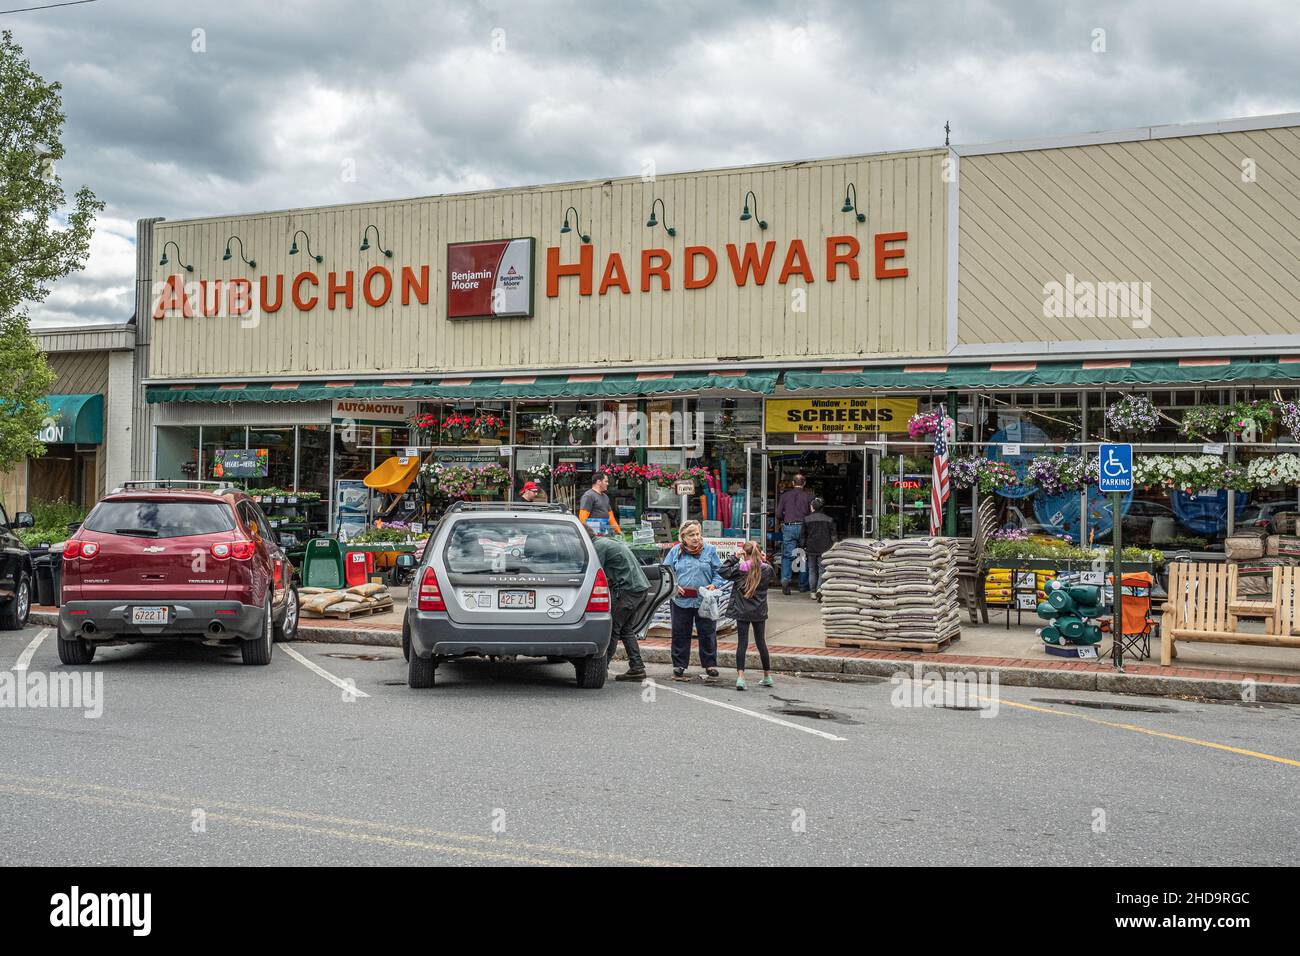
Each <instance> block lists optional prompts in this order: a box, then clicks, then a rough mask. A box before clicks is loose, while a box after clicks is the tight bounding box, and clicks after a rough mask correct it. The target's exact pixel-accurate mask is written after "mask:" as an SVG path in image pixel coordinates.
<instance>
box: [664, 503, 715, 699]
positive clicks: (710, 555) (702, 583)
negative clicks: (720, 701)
mask: <svg viewBox="0 0 1300 956" xmlns="http://www.w3.org/2000/svg"><path fill="white" fill-rule="evenodd" d="M663 563H664V566H665V567H669V568H672V569H673V574H674V575H675V576H676V578H677V593H676V594H674V595H673V599H672V603H671V610H672V616H673V637H672V658H673V680H690V678H689V677H687V676H686V669H687V668H688V667H690V665H691V636H692V634H698V635H699V642H700V665H701V666H702V667H703V668H704V675H703V676H704V679H705V680H709V681H712V680H717V679H718V626H717V623H716V622H714V621H713V620H711V619H709V618H707V617H700V613H699V612H700V592H701V591H705V590H709V589H712V588H716V587H717V586H718V585H720V584H722V583H723V581H724V580H725V579H724V578H723V577H722V575H721V574H720V573H719V569H720V568H721V566H722V560H721V559H720V558H719V557H718V549H717V548H715V547H714V546H713V545H711V544H708V543H706V542H705V540H704V530H703V529H702V528H701V527H700V523H699V522H698V521H687V522H685V523H684V524H683V525H682V527H681V530H680V531H679V532H678V535H677V543H676V544H675V545H673V546H672V548H670V549H669V551H668V554H667V555H665V557H664V561H663Z"/></svg>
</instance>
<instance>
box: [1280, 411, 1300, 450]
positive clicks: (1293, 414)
mask: <svg viewBox="0 0 1300 956" xmlns="http://www.w3.org/2000/svg"><path fill="white" fill-rule="evenodd" d="M1277 417H1278V421H1280V422H1281V423H1282V427H1283V428H1285V429H1286V430H1287V432H1288V433H1290V435H1291V440H1292V441H1300V405H1297V404H1296V403H1295V402H1278V403H1277Z"/></svg>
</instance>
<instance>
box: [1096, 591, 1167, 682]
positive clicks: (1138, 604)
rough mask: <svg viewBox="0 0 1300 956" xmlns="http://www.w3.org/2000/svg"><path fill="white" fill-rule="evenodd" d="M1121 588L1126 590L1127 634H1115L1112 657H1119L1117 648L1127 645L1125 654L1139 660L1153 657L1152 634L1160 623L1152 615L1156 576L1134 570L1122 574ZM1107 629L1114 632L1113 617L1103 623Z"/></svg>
mask: <svg viewBox="0 0 1300 956" xmlns="http://www.w3.org/2000/svg"><path fill="white" fill-rule="evenodd" d="M1119 580H1120V587H1121V588H1123V593H1124V607H1123V609H1122V613H1123V615H1124V619H1123V620H1122V621H1121V622H1120V623H1121V624H1123V626H1124V627H1123V630H1124V633H1123V634H1120V635H1119V636H1118V637H1115V636H1114V635H1111V637H1112V640H1111V642H1110V656H1111V657H1112V658H1113V657H1115V656H1116V653H1115V652H1116V648H1117V647H1123V649H1124V656H1125V657H1131V658H1133V660H1136V661H1145V660H1147V659H1148V658H1150V657H1151V633H1152V631H1154V630H1155V628H1156V622H1155V621H1154V620H1153V619H1152V617H1151V585H1152V583H1153V579H1152V577H1151V575H1150V574H1149V573H1148V572H1146V571H1134V572H1131V573H1129V574H1121V575H1120V578H1119ZM1101 629H1102V630H1103V631H1106V632H1109V631H1111V630H1112V629H1113V628H1112V625H1111V619H1110V618H1107V619H1106V620H1104V621H1102V622H1101Z"/></svg>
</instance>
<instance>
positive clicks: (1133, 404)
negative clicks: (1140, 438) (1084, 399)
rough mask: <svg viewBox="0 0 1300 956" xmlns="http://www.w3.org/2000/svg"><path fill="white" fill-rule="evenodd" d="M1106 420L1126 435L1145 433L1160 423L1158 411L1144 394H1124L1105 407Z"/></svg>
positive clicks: (1151, 430)
mask: <svg viewBox="0 0 1300 956" xmlns="http://www.w3.org/2000/svg"><path fill="white" fill-rule="evenodd" d="M1106 421H1107V422H1109V423H1110V427H1111V428H1113V429H1114V430H1115V431H1117V432H1119V433H1121V434H1126V435H1146V434H1149V433H1150V432H1153V431H1155V429H1156V426H1157V425H1159V424H1160V412H1159V411H1158V410H1157V409H1156V407H1155V405H1153V404H1152V403H1151V399H1149V398H1147V397H1146V396H1145V395H1125V396H1124V397H1123V398H1121V399H1120V400H1119V401H1117V402H1112V403H1111V405H1110V407H1109V408H1107V409H1106Z"/></svg>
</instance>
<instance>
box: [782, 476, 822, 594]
mask: <svg viewBox="0 0 1300 956" xmlns="http://www.w3.org/2000/svg"><path fill="white" fill-rule="evenodd" d="M807 483H808V482H807V479H806V478H805V477H804V476H803V474H802V472H801V473H799V474H797V475H795V476H794V487H793V488H787V489H786V490H785V491H783V492H782V493H781V497H780V499H779V500H778V501H777V503H776V520H777V522H778V523H779V525H780V527H781V593H782V594H789V593H790V580H791V574H792V571H791V567H790V566H791V564H792V563H793V562H794V551H795V548H797V547H799V532H800V531H801V530H802V529H803V519H804V518H806V517H808V514H809V512H811V511H812V500H813V498H812V493H811V492H810V491H808V489H807V488H806V487H804V486H805V485H806V484H807ZM807 571H808V566H807V564H805V565H804V570H803V571H802V572H800V574H799V590H800V591H807V590H808V579H807Z"/></svg>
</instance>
